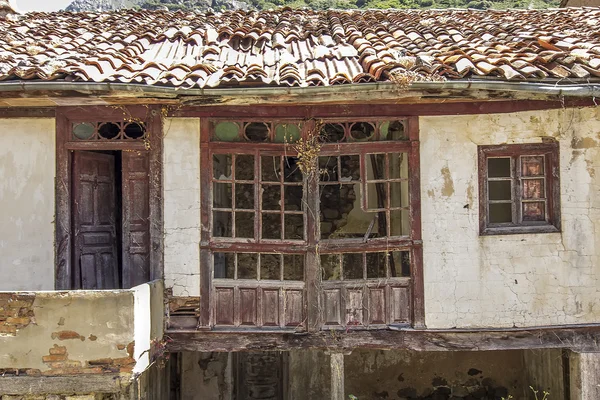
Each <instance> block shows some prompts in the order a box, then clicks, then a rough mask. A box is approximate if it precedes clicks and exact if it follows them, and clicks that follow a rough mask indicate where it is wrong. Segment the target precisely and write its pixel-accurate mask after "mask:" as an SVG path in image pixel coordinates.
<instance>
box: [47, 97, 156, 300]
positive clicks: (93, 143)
mask: <svg viewBox="0 0 600 400" xmlns="http://www.w3.org/2000/svg"><path fill="white" fill-rule="evenodd" d="M90 121H92V122H95V121H107V122H113V121H114V122H124V123H127V122H141V123H143V124H144V126H145V129H146V138H145V139H144V140H131V139H127V138H125V137H124V138H115V139H114V140H107V139H102V138H96V137H95V138H91V139H90V140H78V139H76V138H75V137H74V136H73V127H74V125H76V124H79V123H87V122H90ZM76 150H87V151H134V152H149V174H150V176H149V182H150V184H149V201H150V203H149V207H150V209H149V212H150V229H149V230H150V279H151V280H155V279H162V277H163V245H162V243H163V238H162V162H161V158H162V121H161V112H160V108H157V107H152V106H150V107H141V106H132V107H120V106H119V107H102V106H90V107H58V108H57V109H56V178H55V193H56V221H55V257H56V261H55V271H56V272H55V288H56V289H57V290H70V289H72V288H73V287H72V285H73V283H72V279H73V273H74V270H73V259H72V258H73V257H72V255H73V246H74V243H73V234H72V232H71V227H72V222H73V221H72V218H73V217H72V212H73V210H72V206H71V191H72V174H71V172H72V168H73V166H72V157H71V154H70V153H71V152H73V151H76Z"/></svg>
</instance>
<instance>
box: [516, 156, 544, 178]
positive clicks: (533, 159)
mask: <svg viewBox="0 0 600 400" xmlns="http://www.w3.org/2000/svg"><path fill="white" fill-rule="evenodd" d="M521 175H522V176H544V156H523V157H521Z"/></svg>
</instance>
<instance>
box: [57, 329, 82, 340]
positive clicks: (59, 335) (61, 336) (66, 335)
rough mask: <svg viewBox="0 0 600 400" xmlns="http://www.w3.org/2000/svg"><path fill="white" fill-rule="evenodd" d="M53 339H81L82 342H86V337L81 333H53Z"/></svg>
mask: <svg viewBox="0 0 600 400" xmlns="http://www.w3.org/2000/svg"><path fill="white" fill-rule="evenodd" d="M52 339H58V340H71V339H80V340H81V341H84V340H85V337H83V336H81V335H80V334H79V333H77V332H75V331H59V332H52Z"/></svg>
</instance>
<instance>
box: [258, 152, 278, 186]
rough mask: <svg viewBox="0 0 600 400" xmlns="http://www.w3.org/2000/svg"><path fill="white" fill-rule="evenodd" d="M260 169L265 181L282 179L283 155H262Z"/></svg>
mask: <svg viewBox="0 0 600 400" xmlns="http://www.w3.org/2000/svg"><path fill="white" fill-rule="evenodd" d="M260 170H261V179H262V181H263V182H279V181H280V180H281V178H280V173H281V157H279V156H262V157H261V158H260Z"/></svg>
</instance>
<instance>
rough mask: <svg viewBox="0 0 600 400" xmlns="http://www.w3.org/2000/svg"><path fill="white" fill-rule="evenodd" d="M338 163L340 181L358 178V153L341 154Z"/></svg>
mask: <svg viewBox="0 0 600 400" xmlns="http://www.w3.org/2000/svg"><path fill="white" fill-rule="evenodd" d="M340 165H341V171H340V178H339V180H340V181H341V182H347V181H358V180H360V157H359V156H358V155H354V156H341V157H340Z"/></svg>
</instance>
